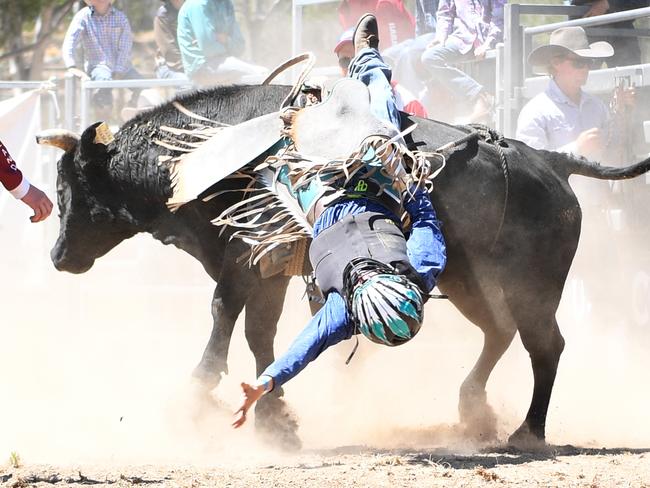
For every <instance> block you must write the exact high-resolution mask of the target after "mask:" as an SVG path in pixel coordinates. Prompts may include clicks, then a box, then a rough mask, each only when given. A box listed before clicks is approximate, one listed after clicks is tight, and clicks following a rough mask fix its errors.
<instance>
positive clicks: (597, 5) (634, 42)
mask: <svg viewBox="0 0 650 488" xmlns="http://www.w3.org/2000/svg"><path fill="white" fill-rule="evenodd" d="M572 4H573V5H589V6H591V8H590V9H589V11H588V12H587V13H586V14H585V17H593V16H595V15H603V14H609V13H613V12H622V11H624V10H633V9H637V8H643V7H648V6H650V1H649V0H609V1H608V0H596V1H593V0H573V2H572ZM598 27H610V28H616V29H634V22H633V21H631V20H628V21H625V22H616V23H615V24H609V25H603V26H598ZM589 40H590V41H591V42H597V41H606V42H609V43H610V44H611V45H612V47H613V48H614V55H613V56H612V57H611V58H610V59H608V60H607V66H608V67H610V68H612V67H614V66H628V65H633V64H640V63H641V49H640V47H639V39H638V38H637V37H624V36H598V37H596V36H593V37H591V36H590V38H589Z"/></svg>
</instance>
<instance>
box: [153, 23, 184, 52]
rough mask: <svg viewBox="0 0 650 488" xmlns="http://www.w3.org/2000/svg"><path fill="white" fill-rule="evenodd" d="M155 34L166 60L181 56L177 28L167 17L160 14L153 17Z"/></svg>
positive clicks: (159, 48)
mask: <svg viewBox="0 0 650 488" xmlns="http://www.w3.org/2000/svg"><path fill="white" fill-rule="evenodd" d="M153 35H154V39H155V40H156V45H157V46H158V50H159V51H160V53H161V54H162V56H163V58H165V60H168V59H180V58H181V53H180V51H179V49H178V41H177V40H176V30H174V29H172V26H171V25H169V22H167V21H166V19H163V18H161V17H158V16H156V17H155V18H154V19H153Z"/></svg>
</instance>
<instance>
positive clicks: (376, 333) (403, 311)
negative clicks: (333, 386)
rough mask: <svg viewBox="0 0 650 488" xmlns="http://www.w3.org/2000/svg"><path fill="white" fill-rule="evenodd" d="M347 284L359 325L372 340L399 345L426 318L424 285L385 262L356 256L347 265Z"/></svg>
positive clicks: (412, 335)
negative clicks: (418, 283) (423, 296)
mask: <svg viewBox="0 0 650 488" xmlns="http://www.w3.org/2000/svg"><path fill="white" fill-rule="evenodd" d="M344 288H345V294H346V297H347V302H348V309H349V310H350V312H351V314H352V316H353V318H354V320H355V322H356V325H357V326H358V327H359V330H360V331H361V333H362V334H363V335H364V336H366V337H367V338H368V339H370V340H371V341H372V342H376V343H378V344H385V345H387V346H399V345H400V344H404V343H405V342H407V341H408V340H410V339H411V338H413V337H414V336H415V334H417V333H418V331H419V330H420V327H421V326H422V320H423V318H424V312H423V303H424V302H423V299H422V292H421V290H420V288H419V287H418V286H417V285H416V284H415V283H413V282H412V281H411V280H409V279H408V278H406V277H405V276H404V275H401V274H397V273H396V271H395V270H394V269H393V268H391V267H389V266H387V265H385V264H384V263H381V262H379V261H376V260H374V259H368V258H358V259H354V260H353V261H351V262H350V263H349V264H348V265H347V267H346V268H345V272H344Z"/></svg>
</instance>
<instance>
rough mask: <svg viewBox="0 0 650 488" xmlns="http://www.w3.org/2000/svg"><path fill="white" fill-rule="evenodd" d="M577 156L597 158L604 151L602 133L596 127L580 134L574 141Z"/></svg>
mask: <svg viewBox="0 0 650 488" xmlns="http://www.w3.org/2000/svg"><path fill="white" fill-rule="evenodd" d="M576 149H577V151H578V154H580V155H582V156H585V157H588V158H599V157H601V156H602V154H603V152H604V149H605V141H604V140H603V134H602V131H601V130H600V129H598V128H596V127H594V128H593V129H588V130H586V131H584V132H582V133H581V134H580V135H579V136H578V139H576Z"/></svg>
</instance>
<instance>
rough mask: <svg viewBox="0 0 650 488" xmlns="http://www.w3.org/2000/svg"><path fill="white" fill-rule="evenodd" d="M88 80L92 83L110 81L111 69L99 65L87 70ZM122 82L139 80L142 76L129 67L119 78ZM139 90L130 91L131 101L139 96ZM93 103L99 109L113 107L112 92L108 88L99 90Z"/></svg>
mask: <svg viewBox="0 0 650 488" xmlns="http://www.w3.org/2000/svg"><path fill="white" fill-rule="evenodd" d="M89 71H90V79H91V80H93V81H111V80H112V79H113V72H112V71H111V69H110V68H109V67H108V66H106V65H104V64H99V65H97V66H93V67H92V68H90V69H89ZM120 79H122V80H139V79H142V75H141V74H140V73H139V72H137V71H136V70H135V68H133V67H131V68H130V69H129V70H128V71H127V72H125V73H123V74H122V75H121V76H120ZM140 91H141V90H140V89H139V88H137V89H132V90H131V92H132V99H133V100H137V99H138V95H139V94H140ZM93 101H94V102H95V103H96V104H97V105H98V106H100V107H110V106H112V105H113V92H112V90H111V89H110V88H100V89H99V90H97V93H95V95H94V96H93Z"/></svg>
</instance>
